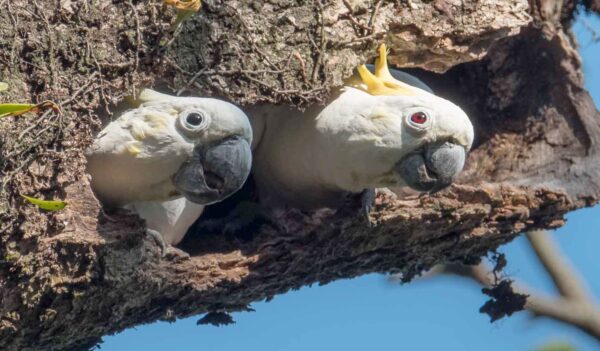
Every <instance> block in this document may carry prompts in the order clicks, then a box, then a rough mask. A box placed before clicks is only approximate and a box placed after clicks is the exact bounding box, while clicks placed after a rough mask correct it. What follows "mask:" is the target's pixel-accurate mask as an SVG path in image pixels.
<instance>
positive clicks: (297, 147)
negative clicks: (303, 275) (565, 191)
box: [246, 45, 474, 211]
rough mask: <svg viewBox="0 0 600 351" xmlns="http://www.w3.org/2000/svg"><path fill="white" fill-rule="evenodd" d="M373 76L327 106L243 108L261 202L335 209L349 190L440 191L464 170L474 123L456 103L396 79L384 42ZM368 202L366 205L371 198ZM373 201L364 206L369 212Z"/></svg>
mask: <svg viewBox="0 0 600 351" xmlns="http://www.w3.org/2000/svg"><path fill="white" fill-rule="evenodd" d="M374 71H375V72H374V74H373V73H371V72H370V71H369V69H368V68H367V67H366V66H365V65H363V66H361V67H359V68H358V76H356V77H353V78H351V79H350V80H349V81H348V82H347V84H346V86H345V87H343V88H342V89H341V91H340V93H339V95H337V96H336V97H335V98H333V99H332V101H331V102H330V103H329V104H328V105H326V106H325V107H322V106H312V107H310V108H308V109H307V110H306V111H304V112H301V111H299V110H296V109H294V108H291V107H285V106H257V107H254V108H250V109H248V110H246V112H247V113H248V115H249V116H250V121H251V123H252V128H253V131H254V137H255V138H254V144H253V158H254V161H253V170H252V175H253V178H254V181H255V182H256V185H257V188H258V195H259V198H260V201H261V203H262V204H264V205H267V206H270V207H281V206H291V207H296V208H301V209H314V208H319V207H335V206H338V205H339V204H341V202H342V201H341V200H342V198H343V196H345V195H346V194H348V193H360V192H363V191H365V190H367V191H366V192H365V193H364V194H370V196H368V197H367V199H369V198H370V199H371V200H372V198H373V195H374V194H373V191H372V190H371V191H369V189H374V188H379V187H399V186H409V187H411V188H414V189H416V190H418V191H426V192H435V191H438V190H440V189H442V188H444V187H446V186H448V185H449V184H451V183H452V181H453V180H454V179H455V178H456V176H457V175H458V174H459V172H460V171H461V170H462V168H463V166H464V163H465V159H466V155H467V152H468V151H469V149H470V148H471V145H472V143H473V134H474V132H473V125H472V124H471V121H470V120H469V118H468V117H467V115H466V114H465V112H464V111H463V110H462V109H461V108H460V107H458V106H457V105H455V104H454V103H452V102H450V101H448V100H446V99H443V98H441V97H439V96H436V95H434V94H433V93H431V92H430V91H426V90H425V89H422V88H418V87H416V86H413V85H409V84H406V83H404V82H402V81H399V80H396V79H395V78H394V77H393V76H392V75H391V74H390V71H389V69H388V65H387V50H386V47H385V45H381V47H380V48H379V57H378V59H377V60H376V62H375V69H374ZM371 200H369V201H371ZM369 201H364V202H363V205H364V209H365V210H367V211H368V210H369V208H370V204H369Z"/></svg>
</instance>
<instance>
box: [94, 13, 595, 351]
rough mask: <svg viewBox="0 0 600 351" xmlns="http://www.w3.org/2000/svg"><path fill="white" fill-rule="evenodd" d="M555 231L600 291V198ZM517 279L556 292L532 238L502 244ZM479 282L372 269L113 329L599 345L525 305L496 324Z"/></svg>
mask: <svg viewBox="0 0 600 351" xmlns="http://www.w3.org/2000/svg"><path fill="white" fill-rule="evenodd" d="M584 23H587V25H589V26H591V27H592V28H594V30H595V31H596V32H598V33H599V34H600V19H599V18H598V17H597V16H587V15H584V16H581V17H580V18H579V19H578V21H577V23H576V25H575V27H574V32H575V34H576V36H577V38H578V39H579V42H580V44H581V48H580V51H581V54H582V57H583V61H584V73H585V78H586V86H587V88H588V90H589V91H590V92H591V94H592V97H593V98H594V101H595V102H596V106H598V105H600V42H596V43H594V42H593V41H592V35H591V32H590V31H589V30H588V29H586V28H585V26H584ZM567 218H568V223H567V225H566V226H564V227H563V228H561V229H559V230H557V231H556V232H555V233H554V237H555V238H556V239H557V240H558V242H559V244H560V246H561V249H562V250H563V251H564V252H565V253H566V254H567V255H568V256H569V258H570V259H571V261H572V262H573V264H574V266H575V267H576V268H577V269H578V270H579V271H580V272H581V274H582V275H583V276H584V277H585V279H586V280H587V283H588V285H589V287H590V289H591V291H592V292H593V294H594V295H595V296H597V297H600V275H599V274H598V271H599V270H598V267H599V265H600V263H599V262H598V250H599V249H600V235H599V234H600V233H598V231H599V229H598V228H600V207H598V206H597V207H594V208H589V209H583V210H579V211H576V212H572V213H571V214H569V215H568V216H567ZM502 251H504V252H505V253H506V254H507V257H508V260H509V265H508V267H507V270H506V272H507V273H509V274H510V275H512V276H513V277H514V278H515V279H518V280H522V281H524V282H526V283H527V284H528V285H530V286H532V287H534V288H537V289H539V290H543V291H545V292H548V293H552V292H553V287H552V284H551V282H550V280H549V278H548V277H547V276H545V275H544V271H543V270H542V269H541V267H540V266H539V265H538V264H537V262H536V261H535V260H534V259H533V256H532V255H531V253H530V252H529V250H528V246H527V242H526V241H525V240H524V239H522V238H519V239H516V240H515V241H513V242H512V243H510V244H508V245H506V246H504V247H503V248H502ZM485 300H486V299H485V296H483V295H482V293H481V292H480V290H479V288H478V287H477V286H476V285H474V284H471V283H470V282H467V281H464V280H461V279H459V278H453V277H441V278H436V279H431V280H423V281H414V282H412V283H410V284H407V285H402V286H400V285H394V284H390V283H388V282H387V280H386V278H385V277H384V276H381V275H376V274H372V275H367V276H363V277H360V278H356V279H352V280H342V281H337V282H334V283H331V284H328V285H325V286H313V287H305V288H302V289H300V290H298V291H292V292H289V293H287V294H285V295H280V296H277V297H275V299H274V300H273V301H271V302H269V303H265V302H258V303H254V304H253V305H252V307H253V308H254V309H255V310H256V312H244V313H236V314H234V319H235V321H236V324H234V325H231V326H227V327H219V328H217V327H212V326H197V325H196V321H197V320H198V318H199V317H193V318H188V319H183V320H179V321H177V322H176V323H172V324H169V323H165V322H159V323H153V324H150V325H144V326H139V327H137V328H133V329H129V330H126V331H124V332H122V333H120V334H117V335H115V336H110V337H106V338H104V343H103V344H102V345H101V347H102V350H103V351H113V350H147V351H152V350H178V351H188V350H190V351H191V350H221V351H229V350H232V351H238V350H240V349H244V350H282V351H284V350H285V351H306V350H332V349H333V350H341V349H343V350H346V351H353V350H357V351H358V350H360V351H364V350H366V349H372V350H389V349H407V350H411V349H413V350H449V351H453V350H483V349H485V350H487V351H494V350H502V351H504V350H508V349H511V350H535V349H536V348H537V347H539V346H540V345H543V344H545V343H547V342H551V341H567V342H569V343H571V344H572V345H573V346H575V347H576V348H577V350H580V351H585V350H597V349H599V348H600V345H598V344H597V343H596V341H595V340H594V339H592V338H590V337H588V336H587V335H585V334H583V333H582V332H579V331H578V330H576V329H575V328H572V327H568V326H565V325H563V324H560V323H557V322H553V321H550V320H547V319H536V320H533V319H531V317H530V316H529V315H527V314H526V313H519V314H517V315H513V316H512V317H510V318H508V319H504V320H501V321H499V322H496V323H494V324H491V323H489V319H488V317H487V316H485V315H482V314H480V313H479V312H478V310H479V307H480V306H481V305H482V304H483V302H484V301H485Z"/></svg>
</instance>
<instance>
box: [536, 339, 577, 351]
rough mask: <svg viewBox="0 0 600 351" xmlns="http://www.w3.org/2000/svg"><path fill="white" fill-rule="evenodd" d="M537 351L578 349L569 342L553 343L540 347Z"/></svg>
mask: <svg viewBox="0 0 600 351" xmlns="http://www.w3.org/2000/svg"><path fill="white" fill-rule="evenodd" d="M537 351H577V349H576V348H575V347H574V346H573V345H571V343H569V342H564V341H551V342H549V343H546V344H545V345H542V346H540V347H539V348H538V349H537Z"/></svg>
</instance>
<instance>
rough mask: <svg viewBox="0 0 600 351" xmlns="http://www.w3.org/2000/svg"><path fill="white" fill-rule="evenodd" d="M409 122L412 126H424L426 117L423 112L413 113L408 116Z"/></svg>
mask: <svg viewBox="0 0 600 351" xmlns="http://www.w3.org/2000/svg"><path fill="white" fill-rule="evenodd" d="M410 121H411V122H412V123H414V124H425V123H426V122H427V115H426V114H425V113H424V112H415V113H413V114H412V115H411V116H410Z"/></svg>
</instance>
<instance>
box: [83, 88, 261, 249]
mask: <svg viewBox="0 0 600 351" xmlns="http://www.w3.org/2000/svg"><path fill="white" fill-rule="evenodd" d="M138 101H140V102H141V105H140V106H139V107H137V108H134V109H132V110H129V111H127V112H125V113H124V114H122V115H121V116H120V117H119V118H117V119H116V120H114V121H112V122H110V123H109V124H108V125H107V126H106V127H105V128H104V129H103V130H102V131H101V132H100V133H99V135H98V136H97V137H96V139H95V141H94V143H93V145H92V146H91V148H90V149H89V150H88V152H87V160H88V164H87V170H88V172H89V174H90V175H91V177H92V179H91V185H92V188H93V190H94V192H95V194H96V195H97V197H98V198H99V200H100V201H101V202H102V203H103V205H105V206H107V207H123V208H127V209H131V210H134V211H135V212H137V213H138V214H139V215H140V216H141V217H142V218H144V219H145V220H146V223H147V227H148V232H149V234H151V235H152V236H153V237H154V238H155V239H157V240H158V241H159V243H160V244H162V245H163V250H164V245H169V244H170V245H175V244H177V243H178V242H179V241H180V240H181V239H182V238H183V236H184V235H185V233H186V231H187V229H188V228H189V226H190V225H191V224H192V223H193V222H194V221H195V220H196V219H197V218H198V217H199V216H200V214H201V213H202V211H203V208H204V206H205V205H209V204H212V203H215V202H219V201H221V200H223V199H225V198H227V197H228V196H230V195H231V194H233V193H234V192H236V191H237V190H238V189H239V188H240V187H241V186H242V185H243V184H244V182H245V181H246V178H247V177H248V174H249V173H250V168H251V165H252V155H251V150H250V145H251V144H252V128H251V126H250V123H249V121H248V118H247V117H246V115H245V114H244V112H242V111H241V110H240V109H239V108H237V107H236V106H234V105H232V104H230V103H228V102H225V101H221V100H217V99H210V98H196V97H174V96H169V95H165V94H160V93H157V92H154V91H152V90H144V91H143V92H142V93H141V94H140V96H139V97H138ZM186 200H187V201H186Z"/></svg>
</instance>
